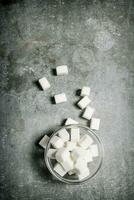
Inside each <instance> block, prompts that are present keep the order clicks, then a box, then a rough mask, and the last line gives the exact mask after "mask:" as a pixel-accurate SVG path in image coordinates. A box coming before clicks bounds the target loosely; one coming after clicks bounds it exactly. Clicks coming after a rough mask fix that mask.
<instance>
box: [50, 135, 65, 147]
mask: <svg viewBox="0 0 134 200" xmlns="http://www.w3.org/2000/svg"><path fill="white" fill-rule="evenodd" d="M51 144H52V145H53V147H54V148H57V149H59V148H62V147H63V146H64V142H63V140H62V139H61V138H60V137H58V136H54V137H53V138H52V139H51Z"/></svg>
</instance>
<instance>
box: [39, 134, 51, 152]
mask: <svg viewBox="0 0 134 200" xmlns="http://www.w3.org/2000/svg"><path fill="white" fill-rule="evenodd" d="M48 141H49V137H48V136H47V135H45V136H44V137H43V138H42V139H41V140H40V142H39V145H40V146H42V147H43V148H44V149H45V148H46V146H47V144H48Z"/></svg>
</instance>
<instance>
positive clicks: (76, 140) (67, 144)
mask: <svg viewBox="0 0 134 200" xmlns="http://www.w3.org/2000/svg"><path fill="white" fill-rule="evenodd" d="M56 74H57V76H61V75H67V74H68V67H67V65H62V66H58V67H56ZM39 83H40V85H41V87H42V89H43V90H46V89H49V88H50V83H49V81H48V80H47V78H46V77H43V78H41V79H39ZM89 96H90V87H87V86H84V87H83V88H82V89H81V93H80V98H81V99H80V100H79V102H78V103H77V106H78V107H79V108H80V109H82V110H84V112H83V114H82V118H84V119H86V120H90V128H91V129H93V130H99V126H100V119H99V118H93V117H92V116H93V114H94V112H95V109H94V108H93V107H91V106H89V104H90V102H91V100H90V98H89ZM54 99H55V103H56V104H60V103H63V102H67V97H66V94H65V93H61V94H56V95H55V96H54ZM72 124H78V122H77V121H75V120H74V119H72V118H68V119H67V120H66V122H65V125H72ZM48 141H49V137H48V136H47V135H45V136H44V137H43V138H42V139H41V141H40V142H39V144H40V145H41V146H42V147H43V148H46V145H47V143H48ZM51 145H52V147H53V148H50V149H49V150H48V155H47V156H48V157H49V158H51V159H55V160H56V162H57V163H56V165H55V166H54V170H55V171H56V172H57V173H58V174H59V175H61V176H64V175H65V174H67V173H68V174H69V175H72V174H76V175H77V176H78V178H79V179H83V178H85V177H87V176H88V175H89V174H90V171H89V168H88V167H87V164H88V163H89V162H92V161H93V158H94V157H96V156H98V147H97V144H94V141H93V139H92V138H91V137H90V136H89V135H87V134H85V135H81V134H80V129H79V128H76V127H74V128H71V130H70V133H69V132H68V130H66V129H65V128H64V129H61V130H60V131H59V133H58V135H56V136H54V137H53V138H52V139H51Z"/></svg>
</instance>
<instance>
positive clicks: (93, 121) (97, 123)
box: [90, 118, 100, 130]
mask: <svg viewBox="0 0 134 200" xmlns="http://www.w3.org/2000/svg"><path fill="white" fill-rule="evenodd" d="M99 127H100V119H99V118H92V119H91V123H90V128H91V129H94V130H99Z"/></svg>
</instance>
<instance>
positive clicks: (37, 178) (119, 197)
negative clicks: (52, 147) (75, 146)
mask: <svg viewBox="0 0 134 200" xmlns="http://www.w3.org/2000/svg"><path fill="white" fill-rule="evenodd" d="M61 64H67V65H68V67H69V75H68V76H61V77H57V76H55V75H54V73H53V72H54V68H55V67H56V66H57V65H61ZM133 64H134V1H133V0H107V1H105V0H98V1H97V0H91V1H90V0H72V1H71V0H68V1H67V0H57V1H55V0H53V1H52V0H49V1H46V0H37V1H36V0H21V1H17V0H10V1H7V0H3V1H0V134H1V136H0V199H1V200H37V199H39V200H44V199H45V200H73V199H75V200H89V199H90V200H99V199H102V200H132V199H133V198H134V121H133V120H134V65H133ZM42 76H46V77H47V78H48V80H49V81H50V83H51V88H50V89H49V90H47V91H45V92H44V91H41V89H40V87H39V86H38V84H37V80H38V79H39V78H41V77H42ZM83 85H89V86H90V87H91V99H92V103H91V105H92V106H93V107H95V108H96V112H95V115H94V116H96V117H100V118H101V127H100V131H99V132H98V135H99V136H100V139H101V140H102V142H103V145H104V149H105V158H104V163H103V166H102V168H101V170H100V171H99V173H98V174H97V175H96V176H95V177H94V178H93V179H92V180H90V181H89V182H87V183H84V184H82V185H75V186H73V185H65V184H62V183H59V182H58V181H56V180H54V179H53V178H52V177H51V175H50V173H49V172H48V170H47V169H46V167H45V165H44V162H43V150H42V149H41V148H40V147H39V146H38V145H37V143H38V141H39V140H40V138H41V137H42V136H43V135H44V134H45V133H46V134H47V133H52V132H53V130H55V129H57V128H58V127H60V126H61V125H62V124H63V122H64V119H65V118H67V117H72V118H74V119H75V120H78V121H79V122H81V123H82V124H87V122H86V120H83V119H82V118H80V117H79V116H80V110H79V109H78V108H77V107H76V106H75V103H76V102H77V101H78V99H79V97H78V96H77V94H76V93H77V92H76V91H77V90H78V89H80V88H81V87H82V86H83ZM60 92H65V93H66V95H67V98H68V102H67V103H64V104H60V105H54V104H53V103H52V96H53V95H54V94H57V93H60ZM87 125H88V124H87Z"/></svg>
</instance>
